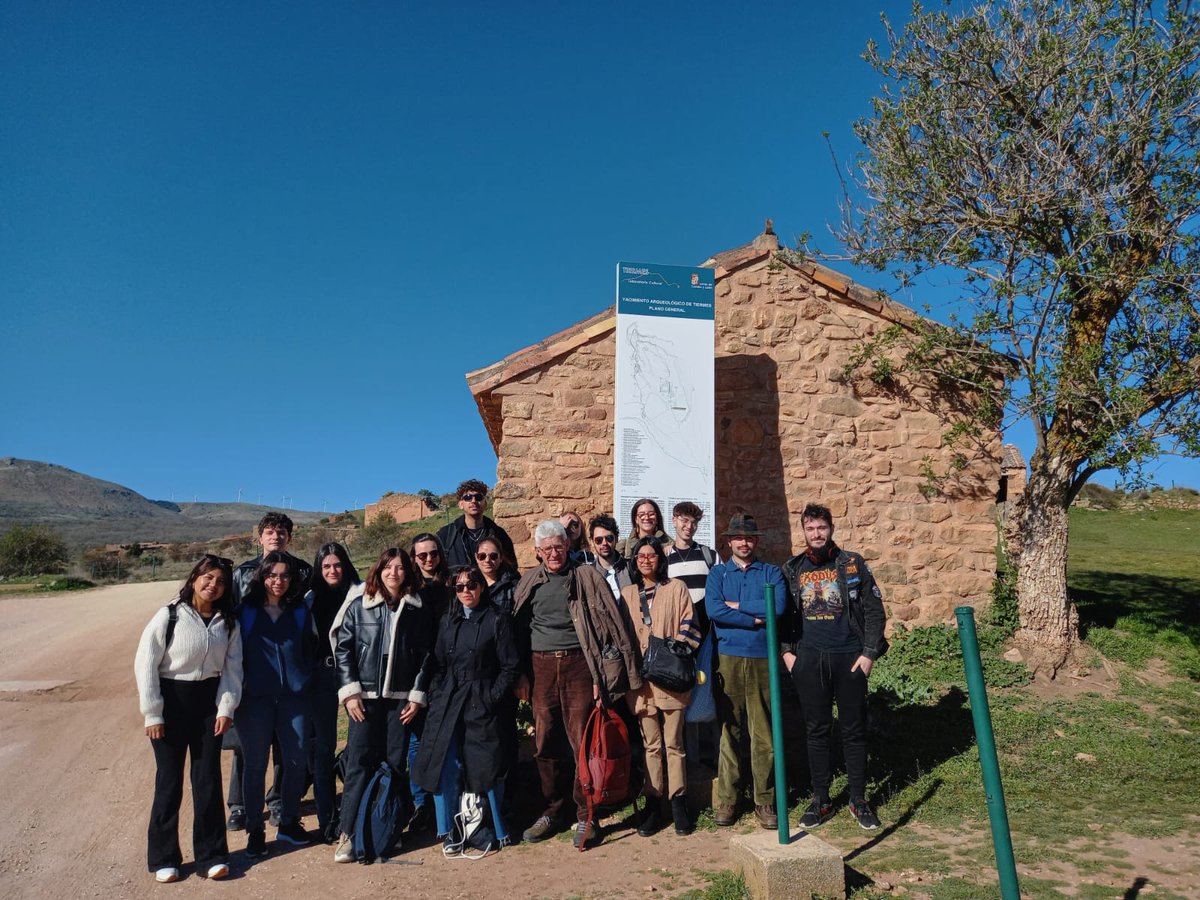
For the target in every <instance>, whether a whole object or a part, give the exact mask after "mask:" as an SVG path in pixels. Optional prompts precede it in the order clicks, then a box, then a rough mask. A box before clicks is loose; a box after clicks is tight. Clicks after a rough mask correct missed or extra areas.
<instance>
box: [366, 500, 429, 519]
mask: <svg viewBox="0 0 1200 900" xmlns="http://www.w3.org/2000/svg"><path fill="white" fill-rule="evenodd" d="M381 513H390V514H391V516H392V518H393V519H395V520H396V521H397V522H400V523H401V524H403V523H404V522H415V521H416V520H417V519H423V518H425V517H426V516H427V515H429V509H428V508H427V507H426V506H425V501H424V500H422V499H421V498H420V497H414V496H412V495H411V494H388V495H387V496H386V497H381V498H380V499H379V502H378V503H368V504H367V505H366V508H365V509H364V511H363V524H364V525H370V524H371V523H372V522H374V521H375V520H376V519H377V518H379V516H380V514H381Z"/></svg>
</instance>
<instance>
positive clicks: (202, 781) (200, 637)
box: [133, 553, 242, 884]
mask: <svg viewBox="0 0 1200 900" xmlns="http://www.w3.org/2000/svg"><path fill="white" fill-rule="evenodd" d="M232 584H233V563H232V562H231V561H230V560H228V559H224V558H222V557H220V556H213V555H212V554H211V553H206V554H204V556H202V557H201V558H200V561H199V562H198V563H196V565H195V566H194V567H193V568H192V571H191V572H190V573H189V574H188V577H187V579H186V580H185V581H184V582H183V587H181V588H180V589H179V594H178V596H177V597H176V598H175V599H174V600H172V601H171V602H170V603H169V604H167V605H166V606H164V607H163V608H162V609H160V610H159V611H158V612H156V613H155V614H154V616H153V618H151V619H150V623H149V624H148V625H147V626H146V628H145V630H144V631H143V632H142V638H141V640H140V641H139V642H138V649H137V656H136V657H135V659H134V663H133V671H134V675H135V676H136V678H137V686H138V698H139V700H140V703H141V710H142V716H143V717H144V718H145V727H146V736H147V737H149V738H150V748H151V749H152V750H153V751H154V762H155V765H156V766H157V769H158V771H157V774H156V775H155V777H154V803H153V805H151V807H150V827H149V828H148V829H147V843H148V848H147V853H146V858H147V862H148V863H149V866H150V871H151V872H153V873H154V878H155V880H156V881H159V882H161V883H164V884H167V883H170V882H172V881H178V880H179V866H180V864H181V863H182V862H183V855H182V853H180V850H179V804H180V803H181V802H182V800H183V764H184V762H185V760H186V758H187V756H188V754H189V753H190V754H191V757H192V767H191V780H192V853H193V854H194V856H195V858H196V869H197V870H198V871H199V872H200V873H201V874H203V875H205V876H206V877H208V878H224V877H225V876H227V875H228V874H229V846H228V844H227V842H226V839H225V801H224V799H223V797H222V796H221V735H222V734H224V733H225V732H226V731H228V730H229V729H230V727H231V726H232V725H233V714H234V710H235V709H237V706H238V702H239V700H240V699H241V693H242V641H241V636H240V634H239V633H238V628H237V619H236V618H235V616H234V614H233V604H232V602H231V600H230V588H231V585H232Z"/></svg>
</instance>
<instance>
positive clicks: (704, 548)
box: [700, 544, 717, 569]
mask: <svg viewBox="0 0 1200 900" xmlns="http://www.w3.org/2000/svg"><path fill="white" fill-rule="evenodd" d="M700 555H701V556H703V557H704V564H705V565H706V566H708V567H709V568H710V569H711V568H712V567H713V566H715V565H716V564H717V554H715V553H713V550H712V547H709V546H708V545H707V544H701V545H700Z"/></svg>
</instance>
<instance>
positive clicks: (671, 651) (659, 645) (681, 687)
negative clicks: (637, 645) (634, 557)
mask: <svg viewBox="0 0 1200 900" xmlns="http://www.w3.org/2000/svg"><path fill="white" fill-rule="evenodd" d="M638 598H639V600H641V604H642V623H643V624H644V625H645V626H646V627H647V628H649V627H650V606H649V604H648V603H647V602H646V591H645V589H639V590H638ZM642 677H643V678H645V679H646V680H647V681H649V682H650V683H651V684H656V685H658V686H659V687H660V688H662V689H663V690H667V691H673V692H675V693H683V692H684V691H690V690H691V689H692V688H693V687H695V685H696V654H695V651H694V650H693V649H692V645H691V644H689V643H688V642H687V641H679V640H676V639H675V638H660V637H657V636H656V635H653V634H652V635H650V644H649V646H648V647H646V654H645V656H643V657H642Z"/></svg>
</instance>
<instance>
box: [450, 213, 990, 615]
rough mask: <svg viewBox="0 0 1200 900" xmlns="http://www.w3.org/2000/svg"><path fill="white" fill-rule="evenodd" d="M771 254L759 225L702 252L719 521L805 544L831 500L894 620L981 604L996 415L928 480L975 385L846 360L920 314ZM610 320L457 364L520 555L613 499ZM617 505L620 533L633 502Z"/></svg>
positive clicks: (767, 545) (763, 546) (778, 557)
mask: <svg viewBox="0 0 1200 900" xmlns="http://www.w3.org/2000/svg"><path fill="white" fill-rule="evenodd" d="M779 251H780V245H779V242H778V239H777V238H776V236H775V235H774V233H772V232H771V230H770V228H769V226H768V229H767V231H766V232H765V233H764V234H762V235H760V236H759V237H758V238H756V239H755V240H754V241H753V242H752V243H750V244H747V245H745V246H742V247H738V248H736V249H734V250H729V251H727V252H724V253H719V254H717V255H716V256H714V257H712V258H711V259H709V260H708V261H706V262H705V263H704V264H703V265H705V266H708V267H712V268H713V269H715V271H716V279H715V281H716V360H715V365H716V373H715V374H716V410H715V415H716V464H717V475H716V482H717V511H716V516H717V523H716V524H717V526H718V527H717V529H716V531H717V533H718V534H719V533H720V531H721V530H722V529H723V528H724V526H725V524H726V522H727V521H728V518H729V516H730V515H731V514H733V513H735V512H738V511H749V512H753V513H754V514H755V515H756V516H757V518H758V521H759V524H760V527H762V528H763V529H764V530H766V531H767V532H768V534H767V535H766V536H764V538H763V540H762V541H761V543H760V555H761V556H762V557H763V558H764V559H767V560H769V561H773V562H782V561H783V560H784V559H785V558H786V557H787V556H788V555H790V554H792V553H793V552H795V551H796V550H797V549H798V548H799V547H801V546H803V536H802V531H801V526H800V512H801V510H802V509H803V508H804V505H805V504H806V503H810V502H819V503H824V504H825V505H827V506H828V507H829V508H830V509H831V510H832V511H833V514H834V517H835V521H836V526H837V532H836V538H837V540H838V541H839V542H841V543H842V544H844V545H845V546H847V547H850V548H853V549H855V550H858V551H860V552H862V553H863V554H864V555H865V556H866V558H867V559H868V561H869V562H870V564H871V567H872V569H873V570H874V572H875V574H876V576H877V578H878V580H879V582H880V584H881V586H882V588H883V591H884V596H885V599H886V601H887V603H888V607H889V619H890V620H892V621H907V622H913V623H922V622H934V621H943V620H946V619H948V618H951V617H952V611H953V608H954V607H955V606H958V605H961V604H963V603H971V604H983V603H986V602H987V599H988V597H989V591H990V587H991V583H992V579H993V576H994V574H995V570H996V556H995V548H996V520H995V514H996V500H997V491H998V489H999V486H1000V477H1001V472H1000V455H1001V443H1000V435H999V432H998V430H997V431H994V432H992V433H988V434H985V435H983V439H982V440H981V442H980V445H979V446H978V447H977V448H976V450H975V451H974V453H973V454H972V455H971V456H970V457H969V458H968V460H967V465H966V467H965V468H964V469H962V470H961V471H960V472H959V473H958V474H957V475H956V476H955V477H954V478H953V479H952V480H949V481H947V482H945V483H942V484H941V485H940V487H939V489H938V490H936V491H935V490H931V489H930V482H929V480H928V478H927V472H928V468H929V466H930V465H931V464H932V466H933V467H934V469H936V470H938V471H942V470H945V469H946V467H947V466H949V465H950V463H951V462H952V459H953V456H954V454H955V452H957V451H955V450H953V449H952V448H949V447H946V446H944V445H943V433H944V431H945V428H946V426H947V424H948V422H949V421H951V418H952V416H953V414H954V410H955V409H961V408H962V407H963V405H964V404H969V403H970V398H968V397H963V396H946V395H945V394H944V393H943V392H939V391H937V390H935V389H933V388H932V387H930V386H928V385H925V384H922V383H918V382H915V381H911V380H905V379H904V378H903V377H900V378H898V379H897V380H896V381H895V382H894V383H893V384H892V385H890V386H889V387H888V389H886V390H885V389H884V388H881V387H880V386H879V385H877V384H875V382H873V381H871V380H869V379H866V378H862V377H857V376H854V375H847V370H846V368H845V367H846V364H847V362H848V361H849V360H850V359H851V357H852V355H853V354H854V352H855V349H856V348H858V347H859V346H860V345H861V342H862V341H863V340H864V339H866V338H869V337H870V336H872V335H873V334H876V333H877V332H878V331H879V330H880V329H883V328H887V327H890V326H892V325H899V326H900V327H902V328H911V327H912V326H913V324H914V323H915V322H917V321H918V317H917V316H916V314H915V313H914V312H912V311H911V310H909V309H908V308H907V307H904V306H902V305H900V304H898V303H895V302H894V301H892V300H890V299H888V298H885V297H881V296H879V295H878V294H877V293H876V292H873V291H870V290H867V289H865V288H863V287H860V286H858V285H856V284H854V283H853V282H851V281H849V280H848V279H846V278H845V277H843V276H841V275H839V274H837V273H835V272H833V271H832V270H830V269H828V268H825V267H823V266H821V265H817V264H814V263H811V262H804V261H801V260H799V259H798V258H796V257H795V256H793V255H791V254H786V253H780V252H779ZM615 328H616V316H615V310H614V309H613V308H609V309H607V310H604V311H602V312H599V313H597V314H596V315H594V316H592V317H591V318H588V319H585V320H584V321H582V322H580V323H578V324H577V325H574V326H572V327H571V328H568V329H566V330H564V331H561V332H559V333H558V334H555V335H551V336H550V337H547V338H545V339H544V340H542V341H539V342H538V343H536V344H533V345H532V346H529V347H526V348H525V349H523V350H520V351H518V352H516V353H514V354H512V355H510V356H508V357H506V358H505V359H503V360H501V361H500V362H497V363H495V364H493V365H491V366H488V367H486V368H483V369H480V370H478V371H475V372H471V373H469V374H468V375H467V382H468V384H469V385H470V388H471V391H472V393H473V394H474V396H475V400H476V403H477V404H478V407H479V411H480V414H481V416H482V417H483V421H484V424H485V426H486V428H487V431H488V435H489V437H490V438H491V441H492V445H493V447H494V448H495V450H496V454H497V456H498V458H499V461H498V464H497V467H496V476H497V485H496V488H495V492H494V497H495V506H494V515H495V518H496V520H497V521H498V522H499V523H500V524H501V525H503V526H504V528H506V529H507V530H508V533H509V534H510V535H511V536H512V538H513V540H514V542H515V543H516V545H517V547H518V550H519V553H520V555H521V560H520V561H521V563H522V565H523V566H524V565H529V564H531V563H532V562H533V556H532V547H531V545H530V533H531V530H532V528H533V526H534V525H535V524H536V523H537V522H538V521H539V520H540V519H542V518H544V517H545V516H546V515H547V514H558V513H559V512H561V511H563V510H567V509H572V510H575V511H576V512H578V513H579V515H580V516H582V517H583V519H584V521H585V522H586V520H587V519H588V517H589V516H591V515H593V514H595V513H598V512H608V511H610V510H609V507H610V506H611V504H612V494H613V481H612V479H613V458H612V456H613V420H612V417H613V393H614V375H615V352H616V334H615ZM668 515H669V513H668ZM616 518H617V520H618V522H620V523H621V527H622V532H623V533H624V531H625V530H626V529H627V528H628V521H629V511H628V510H618V511H616ZM719 549H721V551H722V553H723V554H727V553H728V548H727V547H721V548H719Z"/></svg>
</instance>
